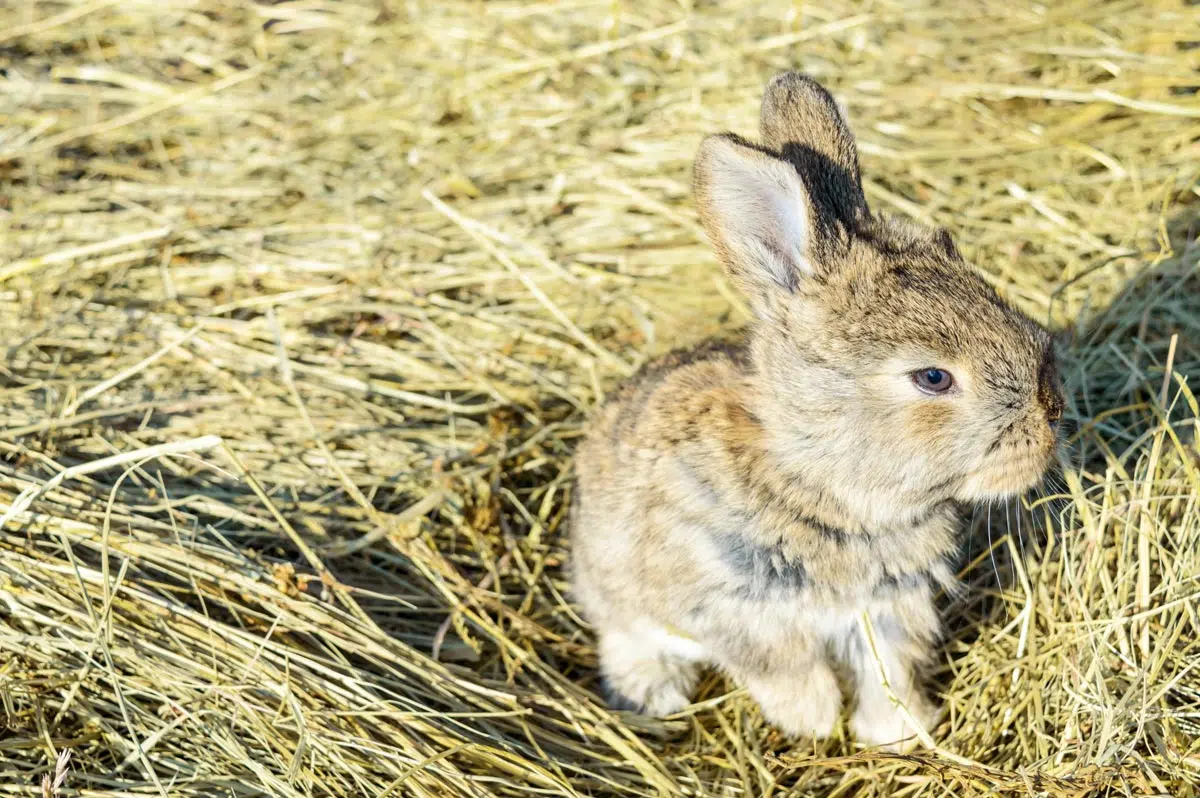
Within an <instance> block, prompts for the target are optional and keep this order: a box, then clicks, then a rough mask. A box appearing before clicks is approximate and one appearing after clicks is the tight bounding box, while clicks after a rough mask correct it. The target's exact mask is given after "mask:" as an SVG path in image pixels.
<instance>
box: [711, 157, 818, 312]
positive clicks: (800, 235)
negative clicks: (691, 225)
mask: <svg viewBox="0 0 1200 798" xmlns="http://www.w3.org/2000/svg"><path fill="white" fill-rule="evenodd" d="M696 192H697V200H698V204H699V206H700V215H701V220H702V221H703V223H704V228H705V231H706V232H707V233H708V236H709V238H710V240H712V242H713V245H714V247H715V248H716V250H717V253H718V255H720V257H721V259H722V260H723V261H724V263H725V266H726V268H727V269H728V270H729V272H730V274H731V275H732V276H734V277H735V278H736V279H737V281H738V282H739V283H740V285H741V288H742V290H743V291H745V292H746V293H747V294H748V295H750V296H751V297H752V298H765V297H766V295H767V294H768V293H769V292H770V291H771V290H777V289H780V288H782V289H783V290H785V291H788V292H794V291H795V290H796V287H797V285H798V284H799V281H800V280H801V279H803V278H804V277H807V276H808V275H810V274H812V272H813V270H814V268H813V262H812V258H811V256H810V251H809V250H810V245H811V240H812V235H813V229H812V228H813V224H812V218H811V217H812V213H811V208H812V205H811V202H810V200H809V195H808V191H807V189H806V188H805V185H804V182H803V181H802V180H801V179H800V176H799V175H798V174H797V173H796V170H795V169H794V168H793V167H792V165H791V164H790V163H788V162H787V161H784V160H782V159H780V158H778V157H776V156H775V155H773V154H771V153H768V152H764V151H762V150H760V149H758V148H757V147H754V146H752V145H750V144H748V143H747V142H745V141H742V140H741V139H738V138H737V137H735V136H731V135H722V136H711V137H709V138H708V139H706V140H705V141H704V143H703V144H702V145H701V147H700V154H699V156H698V157H697V159H696Z"/></svg>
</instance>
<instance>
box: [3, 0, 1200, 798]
mask: <svg viewBox="0 0 1200 798" xmlns="http://www.w3.org/2000/svg"><path fill="white" fill-rule="evenodd" d="M1196 39H1200V7H1197V6H1195V5H1194V4H1191V5H1189V4H1183V3H1175V2H1157V3H1142V2H1116V1H1114V2H1101V3H1093V2H1065V3H1049V4H1043V5H1036V4H1022V3H1013V2H977V3H971V4H962V3H957V2H943V3H928V4H918V3H901V2H876V3H869V4H851V3H844V2H838V1H837V0H831V1H830V2H823V3H814V4H806V3H794V4H778V5H775V6H771V7H761V6H760V5H759V4H757V3H748V2H747V3H740V2H730V3H720V4H715V3H695V4H690V3H686V2H684V3H671V2H666V1H665V0H644V1H643V2H639V3H620V2H612V1H611V0H597V1H595V2H593V1H592V0H564V1H563V2H557V3H553V2H544V3H530V4H517V3H504V2H495V3H486V4H484V3H472V2H446V3H442V2H436V3H435V2H408V3H404V2H399V0H388V1H386V2H384V1H381V2H375V3H366V2H364V3H351V2H337V1H335V0H326V1H325V2H321V1H320V0H312V1H311V2H284V3H277V4H268V3H262V4H255V3H251V2H233V1H232V0H230V2H219V1H217V0H213V1H212V2H208V1H207V0H167V1H164V2H160V1H158V0H154V1H153V2H151V0H142V1H141V2H122V3H118V2H115V1H114V0H81V1H80V2H72V3H56V2H34V1H33V0H28V1H26V0H11V1H10V2H7V3H3V4H0V179H2V180H3V189H2V190H0V341H2V342H3V346H4V352H5V357H4V360H3V364H2V365H0V392H2V394H0V395H2V397H3V399H2V406H3V417H2V419H0V425H2V429H0V453H2V456H0V502H2V505H0V506H2V508H3V509H2V510H0V511H2V512H3V513H4V521H5V524H4V526H3V530H2V532H0V651H3V655H2V658H0V718H2V721H3V726H2V727H0V795H41V794H42V789H43V788H42V786H41V783H42V780H43V779H44V778H47V779H48V780H49V781H48V783H47V785H46V787H45V790H46V791H47V794H49V793H51V792H53V793H55V794H59V795H62V796H73V795H96V796H98V795H104V796H134V795H167V794H170V795H191V796H254V795H272V796H308V795H311V796H352V795H353V796H358V795H363V796H368V795H369V796H379V795H415V796H439V797H440V796H478V795H540V794H545V795H594V796H651V795H676V794H680V795H713V796H718V795H721V796H760V795H772V794H775V795H782V794H794V795H831V796H832V795H836V796H854V797H855V798H860V797H861V798H865V797H866V796H883V795H903V796H922V797H924V796H930V797H932V796H967V795H1014V796H1015V795H1030V796H1033V795H1045V796H1072V797H1074V796H1080V797H1082V796H1102V795H1139V796H1140V795H1163V796H1166V795H1170V796H1191V795H1195V794H1197V788H1196V787H1195V784H1196V783H1197V781H1198V780H1200V668H1198V667H1197V663H1198V662H1200V657H1198V655H1200V643H1197V640H1198V639H1200V625H1198V620H1197V602H1196V597H1197V596H1198V595H1200V580H1198V578H1197V577H1198V575H1200V554H1198V552H1200V506H1198V501H1200V500H1198V499H1197V494H1198V491H1200V457H1198V456H1197V449H1196V437H1195V432H1196V424H1197V417H1198V415H1200V414H1198V413H1197V406H1196V398H1195V396H1194V394H1193V393H1192V391H1191V388H1190V387H1189V385H1188V382H1187V377H1188V375H1189V374H1193V375H1194V374H1196V373H1200V285H1198V278H1197V255H1196V250H1195V249H1194V230H1193V225H1194V222H1195V220H1196V207H1197V205H1196V201H1197V196H1196V194H1197V192H1196V177H1197V171H1198V170H1200V158H1198V157H1197V156H1200V149H1198V147H1200V144H1198V143H1197V138H1198V135H1200V99H1198V98H1197V94H1196V87H1197V85H1200V72H1198V71H1197V68H1198V67H1200V49H1198V48H1197V46H1196V41H1195V40H1196ZM792 66H801V67H803V68H804V69H806V70H808V71H810V72H811V73H813V74H814V75H816V76H818V77H819V78H821V79H822V80H824V81H826V82H827V83H828V84H830V85H831V86H832V87H834V88H835V89H836V91H837V93H838V95H839V97H840V98H841V99H842V100H843V101H844V102H845V104H846V106H847V107H848V110H849V113H850V116H851V118H852V120H853V123H854V125H855V127H856V129H857V131H858V133H859V134H860V136H861V139H862V150H863V158H864V166H865V172H866V175H867V176H868V183H867V191H868V194H869V196H870V198H871V200H872V201H873V203H874V205H875V206H876V208H878V209H880V210H884V211H890V212H895V213H902V214H909V215H912V216H915V217H917V218H920V219H923V220H930V221H936V222H939V223H943V224H947V225H949V226H951V227H952V228H953V229H954V230H955V231H956V232H957V233H958V236H959V241H960V242H961V246H962V248H963V250H964V251H965V253H966V254H967V255H968V257H970V258H972V259H973V260H974V261H976V262H977V263H979V264H980V265H981V266H982V267H983V268H984V269H985V270H986V271H987V272H988V274H990V275H991V276H992V277H993V278H994V279H995V281H996V283H997V284H998V285H999V286H1000V287H1001V289H1002V290H1003V291H1004V292H1005V293H1006V294H1007V295H1009V296H1010V297H1012V298H1013V299H1014V300H1015V301H1017V302H1018V303H1020V304H1022V305H1023V306H1025V307H1027V308H1029V309H1031V310H1032V311H1034V312H1036V313H1039V314H1041V315H1043V316H1047V317H1049V318H1051V319H1053V320H1054V322H1055V323H1056V324H1058V325H1060V326H1062V327H1063V328H1065V329H1067V330H1069V331H1070V332H1071V333H1072V342H1071V343H1070V344H1069V361H1070V365H1069V380H1070V386H1071V391H1072V397H1073V400H1072V417H1073V420H1074V422H1075V425H1076V432H1075V433H1074V435H1073V438H1072V443H1073V446H1072V450H1071V455H1070V458H1071V461H1072V463H1071V466H1070V467H1069V468H1067V469H1066V470H1065V472H1064V474H1063V476H1062V479H1061V480H1056V481H1055V482H1054V483H1053V485H1052V486H1051V487H1052V490H1050V491H1048V493H1050V494H1056V496H1057V498H1056V499H1054V500H1045V501H1044V500H1042V498H1041V497H1034V498H1033V499H1031V501H1030V502H1027V503H1026V505H1027V507H1026V509H1024V510H1022V511H1018V508H1017V507H1016V505H1015V504H1014V505H1013V507H1011V508H993V510H992V511H991V512H990V513H988V512H981V513H980V514H978V515H977V517H976V519H975V522H974V525H973V529H974V533H973V536H972V543H971V544H970V546H969V547H968V548H969V550H970V557H969V558H968V562H967V563H966V565H965V567H964V574H965V578H966V579H967V580H968V581H969V583H970V584H971V590H970V592H969V594H968V598H967V599H965V600H963V601H961V602H959V603H958V604H955V605H953V606H949V607H947V613H948V617H949V618H950V619H951V625H952V629H953V633H952V635H951V639H950V640H949V641H948V643H947V646H946V650H945V655H944V657H943V659H942V665H941V667H940V669H939V671H938V672H937V673H935V674H933V677H934V680H935V682H936V684H937V686H938V688H939V690H940V691H941V693H942V694H943V695H944V697H945V700H946V702H947V706H948V708H949V714H948V717H947V720H946V721H945V722H944V723H943V724H942V726H941V727H940V728H939V729H937V730H936V733H935V737H936V738H937V740H938V741H939V743H940V748H939V749H938V750H937V751H934V752H927V753H924V754H921V755H917V756H912V757H908V758H893V757H888V756H885V755H882V754H879V753H872V752H867V753H861V752H856V750H855V749H854V747H853V745H852V743H850V742H848V741H846V740H844V739H837V740H833V741H831V742H829V743H827V744H822V745H821V746H819V747H817V748H815V749H814V748H813V746H812V745H811V744H798V745H794V746H789V745H787V744H786V743H785V742H783V741H781V740H780V739H778V737H777V736H776V735H775V734H774V733H773V732H772V731H771V729H770V728H769V727H766V726H764V725H763V723H762V721H761V719H760V717H759V715H758V713H757V711H756V709H755V708H754V707H753V705H752V703H751V702H749V701H748V700H747V699H746V698H745V697H744V696H743V695H742V694H740V693H737V692H730V691H729V689H730V688H729V686H728V685H727V684H726V683H725V682H724V681H722V680H721V679H720V678H718V677H715V676H714V677H712V678H710V679H709V680H708V681H707V682H706V683H705V685H704V688H703V692H702V694H701V696H700V700H699V703H698V704H697V705H696V707H695V709H694V711H690V712H689V713H687V714H686V715H685V716H683V717H679V718H675V719H672V720H669V721H666V722H660V721H651V720H645V719H638V718H627V717H618V716H614V715H613V714H610V713H609V712H607V711H606V710H605V709H604V708H602V707H601V706H600V705H599V704H598V703H597V700H596V698H595V696H594V694H593V690H594V688H595V654H594V651H593V649H592V648H591V638H590V637H589V635H588V633H587V631H586V627H585V626H584V625H583V624H582V623H581V621H580V620H579V619H578V618H577V617H576V616H575V614H574V613H573V612H572V610H571V607H570V605H569V603H568V601H566V600H565V599H564V596H563V591H564V587H565V584H564V579H563V563H564V556H565V552H564V548H563V540H564V536H563V519H564V515H565V506H566V504H567V502H568V500H569V494H570V482H569V463H570V453H571V449H572V446H573V443H574V441H575V439H576V438H577V436H578V433H579V428H580V424H581V422H582V420H583V418H584V416H585V413H586V411H587V409H588V408H589V407H591V406H593V405H594V404H595V402H596V401H597V399H598V397H599V396H600V395H601V393H602V391H604V390H605V389H606V388H607V387H608V386H611V385H612V384H613V382H614V381H615V380H616V379H618V378H619V377H620V376H622V375H623V374H625V373H627V372H629V371H630V370H631V369H632V368H634V367H636V365H637V364H638V363H639V362H641V361H642V360H644V359H645V358H646V357H647V356H648V355H650V354H652V353H655V352H658V351H661V350H662V349H664V348H666V347H668V346H672V345H677V344H682V343H688V342H691V341H695V340H696V339H698V338H699V337H701V336H703V335H706V334H709V333H712V332H715V331H717V330H725V329H730V328H732V327H734V326H736V325H737V324H739V323H740V322H741V321H742V320H744V311H743V309H742V307H741V306H740V304H739V302H738V301H737V298H736V297H735V296H733V294H732V293H731V291H730V290H729V287H728V286H727V285H725V283H724V282H723V281H722V280H721V278H720V277H719V276H718V272H717V270H716V268H715V266H714V263H713V260H712V257H711V255H710V254H709V252H708V250H707V249H706V247H705V246H704V245H703V243H702V240H701V237H700V234H699V232H698V230H697V225H696V221H695V217H694V214H693V209H692V205H691V201H690V197H689V189H688V179H689V178H688V174H689V172H688V170H689V165H690V159H691V156H692V154H693V152H694V148H695V146H696V144H697V142H698V140H699V137H700V136H701V135H702V134H703V133H706V132H711V131H715V130H718V129H722V128H727V127H728V128H734V129H737V130H741V131H743V132H749V131H751V130H752V129H753V121H754V119H755V114H756V106H757V102H758V98H759V94H760V91H761V87H762V84H763V82H764V80H765V79H766V78H767V77H769V75H771V74H772V73H774V72H775V71H777V70H779V69H781V68H786V67H792ZM1055 527H1057V529H1058V531H1057V533H1055V534H1051V535H1047V534H1046V531H1047V529H1048V528H1055ZM989 533H990V535H989ZM989 540H990V541H992V542H993V543H994V544H995V545H994V546H993V547H991V548H989V547H988V541H989ZM1022 547H1023V551H1024V557H1023V558H1022V557H1020V556H1017V554H1018V552H1020V551H1021V550H1022ZM64 752H67V753H69V757H70V758H69V762H66V763H65V764H64V761H63V759H62V758H61V757H63V756H65V754H64Z"/></svg>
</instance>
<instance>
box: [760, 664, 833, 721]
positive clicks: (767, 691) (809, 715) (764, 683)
mask: <svg viewBox="0 0 1200 798" xmlns="http://www.w3.org/2000/svg"><path fill="white" fill-rule="evenodd" d="M746 686H747V688H748V689H749V691H750V695H751V696H752V697H753V698H754V700H755V701H757V702H758V704H759V706H760V707H762V711H763V715H764V716H765V717H766V719H767V720H768V721H770V722H771V723H773V724H774V725H776V726H778V727H779V729H780V730H781V731H782V732H783V733H784V734H787V735H788V736H789V737H799V738H804V739H814V738H815V739H818V740H820V739H824V738H826V737H828V736H829V735H830V734H831V733H832V732H833V727H834V725H835V724H836V723H837V719H838V713H839V711H840V710H841V706H842V694H841V690H840V689H839V688H838V683H837V678H836V677H835V676H834V675H833V671H832V670H830V668H829V666H828V665H827V664H826V663H824V662H815V663H812V664H811V665H810V666H809V667H808V669H807V671H806V672H805V673H802V674H795V673H781V674H772V675H771V676H770V677H759V678H753V679H748V680H747V683H746Z"/></svg>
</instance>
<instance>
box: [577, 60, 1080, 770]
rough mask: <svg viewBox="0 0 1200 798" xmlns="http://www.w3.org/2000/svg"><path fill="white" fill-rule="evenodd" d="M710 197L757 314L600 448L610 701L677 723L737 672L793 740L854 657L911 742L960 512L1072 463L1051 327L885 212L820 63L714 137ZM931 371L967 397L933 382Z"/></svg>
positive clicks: (945, 248)
mask: <svg viewBox="0 0 1200 798" xmlns="http://www.w3.org/2000/svg"><path fill="white" fill-rule="evenodd" d="M695 190H696V198H697V203H698V205H699V210H700V216H701V219H702V222H703V225H704V228H705V231H706V233H707V235H708V237H709V239H710V241H711V243H712V245H713V247H714V249H715V251H716V253H717V255H718V257H719V259H720V261H721V263H722V264H723V266H724V268H725V270H726V272H727V273H728V274H729V276H730V277H731V278H732V280H733V281H734V283H735V284H736V285H737V286H738V287H739V289H740V290H741V291H742V292H743V293H744V294H745V296H746V297H747V298H748V300H749V303H750V307H751V309H752V310H753V313H754V321H753V322H752V323H751V325H750V326H749V328H748V330H747V331H746V333H745V336H744V338H743V339H742V340H728V341H710V342H706V343H705V344H702V345H700V346H698V347H695V348H693V349H691V350H688V351H680V352H674V353H671V354H669V355H667V356H665V357H663V358H661V359H659V360H657V361H655V362H652V363H650V364H649V365H648V366H646V367H645V368H643V369H642V371H641V372H640V373H639V374H638V375H636V376H635V377H634V378H633V379H631V380H630V381H628V382H627V383H625V384H624V385H623V386H621V387H620V388H619V389H618V390H616V391H615V393H614V394H613V395H612V396H611V397H610V398H609V401H607V402H606V404H605V405H604V406H603V407H602V409H601V410H600V411H599V412H598V414H597V415H596V417H595V418H594V419H593V420H592V422H591V424H590V426H589V429H588V432H587V435H586V437H585V439H584V441H583V442H582V443H581V445H580V448H579V451H578V455H577V459H576V477H577V482H576V495H575V497H574V501H573V505H572V510H571V546H572V555H571V582H572V588H573V593H574V596H575V598H576V600H577V602H578V604H579V605H580V607H581V609H582V611H583V613H584V615H585V617H586V618H587V619H588V620H589V622H590V623H591V624H592V625H593V626H594V628H595V630H596V633H597V635H598V650H599V655H600V666H601V671H602V675H603V677H604V680H605V683H606V685H607V689H608V691H609V693H610V699H611V701H612V702H613V703H614V704H615V705H616V706H618V707H621V708H626V709H636V710H639V711H642V712H646V713H649V714H653V715H660V716H661V715H668V714H671V713H674V712H676V711H678V710H680V709H682V708H683V707H684V706H686V705H687V704H688V702H689V698H690V695H691V692H692V690H693V689H694V687H695V686H696V683H697V680H698V677H699V674H700V668H701V667H702V666H704V665H706V664H715V665H717V666H719V667H720V668H722V669H723V670H725V671H726V672H727V673H728V674H729V675H730V676H731V677H732V678H733V679H734V680H735V681H736V682H738V683H739V684H741V685H744V686H745V687H746V688H747V690H748V692H749V694H750V696H751V697H753V698H754V699H755V700H756V701H757V702H758V704H759V705H760V707H761V709H762V712H763V714H764V716H765V718H766V719H767V720H769V721H771V722H772V723H774V724H775V725H776V726H777V727H778V728H779V729H781V730H782V731H783V732H785V733H787V734H789V735H794V736H800V737H816V738H820V737H825V736H827V735H829V734H830V733H831V731H832V730H833V728H834V726H835V724H836V722H837V719H838V717H839V713H840V709H841V704H842V695H841V689H840V687H839V684H840V682H839V678H838V673H839V672H841V673H844V674H845V675H847V676H848V681H849V682H850V684H851V685H852V686H853V690H854V692H855V694H856V701H855V705H854V708H853V711H852V714H851V717H850V727H849V728H850V730H851V731H852V732H853V733H854V735H855V736H856V738H857V739H858V740H859V741H860V742H862V743H865V744H881V745H884V744H886V745H891V746H893V747H901V748H903V747H907V746H908V745H911V744H912V743H913V736H914V734H915V733H916V732H917V730H916V729H914V728H913V727H912V725H911V724H910V722H909V718H912V719H915V720H916V721H917V722H918V723H919V724H920V725H921V726H922V727H924V728H925V730H927V731H932V726H933V724H934V723H935V722H936V719H937V715H938V713H937V710H936V708H935V705H934V704H933V703H932V702H931V701H930V700H929V699H928V698H927V697H926V695H925V693H924V692H923V690H922V688H921V687H920V677H919V674H920V671H921V668H922V666H924V665H925V664H927V663H928V661H929V660H930V658H931V655H932V653H933V651H934V650H935V645H936V643H937V640H938V637H939V632H940V621H939V617H938V612H937V609H936V606H935V596H936V594H937V592H938V590H939V589H940V588H951V589H953V588H954V586H955V576H954V562H955V558H956V556H957V554H958V549H959V530H960V528H961V517H960V516H961V513H962V511H963V508H964V507H966V506H968V505H970V504H971V503H975V502H981V501H987V500H992V499H1003V498H1007V497H1011V496H1014V495H1017V494H1020V493H1022V492H1023V491H1025V490H1027V489H1028V488H1030V487H1031V486H1033V485H1034V484H1035V483H1036V482H1037V481H1038V480H1040V479H1041V477H1042V475H1043V473H1044V472H1045V471H1046V469H1047V468H1048V467H1049V465H1050V464H1051V462H1052V460H1053V457H1054V452H1055V448H1056V442H1057V441H1056V429H1055V427H1056V422H1057V421H1058V419H1059V417H1060V416H1061V414H1062V410H1063V396H1062V391H1061V388H1060V384H1059V376H1058V370H1057V366H1056V361H1055V356H1054V351H1053V347H1052V345H1051V339H1050V336H1049V335H1048V333H1047V332H1046V331H1045V330H1044V329H1043V328H1042V327H1040V326H1039V325H1038V324H1036V323H1034V322H1033V321H1031V320H1030V319H1029V318H1028V317H1027V316H1025V315H1024V314H1022V313H1020V312H1019V311H1017V310H1016V309H1014V308H1013V307H1011V306H1010V305H1008V304H1007V303H1006V302H1004V301H1003V300H1002V299H1001V298H1000V297H999V296H998V295H997V294H996V292H995V291H994V290H993V289H992V287H991V286H990V285H989V284H988V283H986V282H985V281H984V280H983V279H982V278H981V277H980V276H979V275H978V274H977V273H976V272H975V271H974V270H973V269H972V268H971V267H970V266H968V265H967V264H966V263H965V262H964V261H963V259H962V257H961V256H960V255H959V253H958V251H957V249H956V248H955V245H954V243H953V241H952V239H951V237H950V235H949V233H947V232H946V231H945V230H930V229H926V228H924V227H920V226H917V225H915V224H913V223H909V222H906V221H901V220H898V219H891V218H886V217H883V216H881V215H878V214H874V213H872V212H871V211H870V210H869V209H868V206H867V201H866V198H865V196H864V194H863V190H862V183H861V178H860V176H859V166H858V153H857V148H856V145H855V142H854V138H853V136H852V134H851V133H850V130H849V128H848V127H847V125H846V122H845V121H844V119H843V117H842V114H841V113H840V112H839V110H838V107H837V105H836V104H835V102H834V100H833V98H832V97H831V96H830V95H829V93H828V92H826V91H825V90H824V89H823V88H822V87H821V86H820V85H818V84H817V83H816V82H814V81H813V80H811V79H810V78H808V77H806V76H803V75H801V74H797V73H787V74H783V75H780V76H778V77H776V78H775V79H774V80H772V81H771V82H770V84H769V85H768V86H767V89H766V93H765V97H764V100H763V104H762V119H761V143H757V144H756V143H751V142H750V141H747V140H745V139H742V138H740V137H738V136H736V135H733V134H729V133H725V134H720V135H714V136H710V137H708V138H707V139H705V140H704V142H703V143H702V145H701V147H700V151H699V155H698V157H697V159H696V164H695ZM929 369H939V370H943V372H944V373H946V374H948V375H949V378H951V379H952V380H953V384H952V386H951V388H950V389H949V390H947V391H945V392H944V393H939V394H930V393H929V392H928V391H926V390H924V389H923V388H922V387H921V385H919V384H918V377H917V376H914V375H920V374H922V373H926V374H928V373H929V372H928V371H926V372H922V370H929ZM933 376H935V377H936V376H937V375H936V374H935V375H933ZM863 617H866V618H869V619H870V628H872V629H873V630H874V635H873V637H874V647H873V648H872V646H869V645H868V639H867V637H866V635H865V629H866V628H867V627H866V626H865V625H864V624H862V623H861V619H862V618H863ZM880 666H882V669H883V672H884V673H885V674H886V677H887V685H888V686H890V690H891V692H892V694H894V695H895V697H897V698H898V699H899V700H900V701H901V702H902V703H903V704H904V707H905V708H906V710H907V713H906V712H905V711H904V710H902V709H901V708H899V707H897V706H896V705H895V703H894V702H893V701H892V700H891V696H889V692H888V688H887V687H885V685H884V683H883V681H882V680H881V679H880V678H879V668H880ZM835 668H837V669H839V670H837V671H835Z"/></svg>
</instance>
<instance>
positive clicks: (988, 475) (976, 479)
mask: <svg viewBox="0 0 1200 798" xmlns="http://www.w3.org/2000/svg"><path fill="white" fill-rule="evenodd" d="M1052 461H1053V450H1050V451H1046V452H1029V453H1028V454H1026V455H1024V456H1019V457H1008V458H1005V460H1004V461H1003V462H999V463H989V464H988V465H985V466H984V467H983V468H981V469H978V470H977V471H974V472H972V473H970V474H968V475H967V478H966V481H965V483H964V485H963V493H964V494H965V496H964V498H967V499H970V500H972V501H988V500H993V499H1010V498H1012V497H1014V496H1020V495H1021V494H1023V493H1025V492H1026V491H1028V490H1030V489H1031V488H1033V487H1034V486H1035V485H1037V484H1038V483H1039V482H1041V480H1042V477H1043V476H1045V474H1046V471H1047V470H1049V468H1050V465H1051V463H1052Z"/></svg>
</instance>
